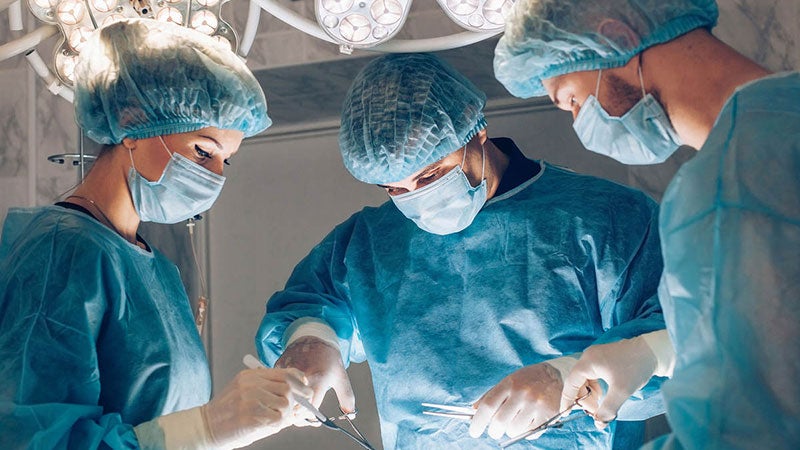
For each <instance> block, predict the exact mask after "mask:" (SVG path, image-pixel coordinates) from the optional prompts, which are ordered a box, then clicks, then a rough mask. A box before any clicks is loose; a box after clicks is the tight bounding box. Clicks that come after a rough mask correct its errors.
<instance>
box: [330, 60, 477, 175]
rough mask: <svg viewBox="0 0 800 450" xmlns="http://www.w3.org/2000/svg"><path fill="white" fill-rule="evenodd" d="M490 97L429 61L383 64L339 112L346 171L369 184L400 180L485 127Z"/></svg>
mask: <svg viewBox="0 0 800 450" xmlns="http://www.w3.org/2000/svg"><path fill="white" fill-rule="evenodd" d="M485 104H486V95H485V94H484V93H483V92H481V91H480V90H478V88H476V87H475V86H474V85H473V84H472V83H470V81H469V80H467V79H466V78H464V76H463V75H461V74H460V73H458V72H456V70H455V69H453V68H452V67H450V65H448V64H447V63H445V62H444V61H442V60H441V59H439V58H437V57H436V56H434V55H431V54H424V53H416V54H392V55H386V56H382V57H379V58H377V59H375V60H373V61H371V62H370V63H369V64H367V65H366V67H364V69H363V70H362V71H361V72H360V73H359V74H358V75H357V76H356V79H355V81H354V82H353V85H352V86H351V87H350V91H349V92H348V93H347V97H346V98H345V101H344V105H343V108H342V125H341V128H340V130H339V149H340V150H341V152H342V158H343V159H344V165H345V167H347V170H349V171H350V173H351V174H353V176H354V177H356V178H357V179H359V180H361V181H363V182H365V183H371V184H382V183H392V182H396V181H399V180H402V179H404V178H406V177H408V176H409V175H411V174H413V173H414V172H417V171H418V170H420V169H422V168H424V167H425V166H427V165H429V164H432V163H434V162H436V161H438V160H440V159H442V158H444V157H445V156H447V155H448V154H450V153H452V152H454V151H456V150H458V149H459V148H460V147H463V146H464V145H465V144H466V143H467V142H469V140H470V139H472V138H473V137H474V136H475V135H476V134H477V133H478V132H479V131H480V130H482V129H484V128H486V121H485V120H484V118H483V106H484V105H485Z"/></svg>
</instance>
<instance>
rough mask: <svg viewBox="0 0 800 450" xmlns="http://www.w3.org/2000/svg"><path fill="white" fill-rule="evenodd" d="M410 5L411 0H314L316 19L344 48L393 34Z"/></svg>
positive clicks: (368, 44)
mask: <svg viewBox="0 0 800 450" xmlns="http://www.w3.org/2000/svg"><path fill="white" fill-rule="evenodd" d="M410 8H411V0H314V9H315V11H316V15H317V22H318V23H319V24H320V25H321V26H322V29H323V30H325V32H326V33H327V34H328V36H330V37H332V38H333V39H334V40H335V41H336V42H338V43H340V44H342V45H344V46H346V47H345V52H347V47H349V48H350V49H352V48H353V47H355V48H368V47H373V46H375V45H377V44H380V43H382V42H385V41H388V40H389V39H391V38H392V37H394V35H395V34H397V32H398V31H400V28H401V27H402V26H403V24H404V23H405V21H406V17H407V16H408V10H409V9H410ZM351 51H352V50H351Z"/></svg>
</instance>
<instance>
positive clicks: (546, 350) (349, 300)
mask: <svg viewBox="0 0 800 450" xmlns="http://www.w3.org/2000/svg"><path fill="white" fill-rule="evenodd" d="M517 151H518V150H517ZM541 168H542V170H540V171H539V174H538V175H537V176H536V177H534V178H532V179H529V180H528V181H526V182H524V183H523V184H521V185H519V186H518V187H517V188H515V189H512V190H510V191H508V192H507V193H505V194H503V195H501V196H498V197H495V198H493V199H491V200H490V201H489V202H487V204H486V206H485V207H484V208H483V209H482V210H481V212H480V213H479V214H478V215H477V217H476V218H475V221H474V222H473V223H472V224H471V225H470V226H469V227H468V228H466V229H465V230H463V231H461V232H459V233H456V234H451V235H446V236H439V235H435V234H430V233H427V232H425V231H422V230H421V229H419V228H418V227H417V226H416V225H415V224H414V223H413V222H412V221H411V220H408V219H406V218H405V217H404V216H403V215H402V214H401V213H400V212H399V211H398V210H397V208H396V207H395V206H394V205H393V204H392V203H391V202H387V203H385V204H383V205H382V206H380V207H377V208H372V207H368V208H365V209H364V210H362V211H361V212H359V213H356V214H355V215H353V216H352V217H351V218H350V219H349V220H347V221H346V222H344V223H342V224H341V225H339V226H337V227H336V228H335V229H334V230H333V231H332V232H331V233H330V234H329V235H328V236H327V237H326V238H325V239H324V240H323V241H322V243H320V244H319V245H317V246H316V247H315V248H314V249H313V250H312V251H311V253H310V254H309V255H308V256H307V257H306V258H305V259H304V260H303V261H302V262H300V264H299V265H298V266H297V267H296V268H295V270H294V272H293V273H292V275H291V277H290V279H289V280H288V282H287V285H286V288H285V290H283V291H281V292H278V293H276V294H274V295H273V297H272V298H271V299H270V300H269V302H268V303H267V314H266V315H265V317H264V319H263V321H262V324H261V327H260V329H259V332H258V336H257V337H256V345H257V347H258V349H259V352H260V356H261V357H262V359H263V360H264V361H265V362H267V363H268V364H270V365H273V364H274V363H275V361H276V360H277V358H278V357H279V356H280V355H281V354H282V352H283V344H282V340H283V338H284V333H285V331H286V329H287V327H289V326H290V324H292V322H293V321H294V320H295V319H298V318H303V317H309V318H317V319H321V320H324V321H325V322H326V323H328V324H329V325H331V326H332V327H333V329H334V330H335V331H336V334H337V335H338V337H339V340H340V345H341V349H342V356H343V358H344V361H345V362H346V363H347V362H361V361H364V360H366V361H368V362H369V366H370V368H371V370H372V378H373V386H374V390H375V396H376V400H377V404H378V412H379V415H380V423H381V433H382V438H383V446H384V449H386V450H391V449H395V448H402V449H425V450H430V449H437V448H469V449H496V448H497V441H494V440H492V439H491V438H489V437H486V435H484V437H482V438H480V439H472V438H470V437H469V435H468V423H466V422H463V421H458V420H448V419H438V418H431V417H430V416H423V415H422V407H421V405H420V403H422V402H434V403H446V404H464V405H468V404H471V403H472V402H474V401H476V400H477V399H478V398H479V397H480V396H481V395H483V394H484V393H485V392H486V391H488V390H489V389H491V388H492V387H494V386H495V385H496V384H497V383H498V382H500V380H502V379H503V378H504V377H505V376H507V375H509V374H511V373H512V372H514V371H515V370H517V369H519V368H521V367H523V366H526V365H531V364H536V363H540V362H543V361H546V360H548V359H552V358H556V357H559V356H562V355H569V354H572V353H575V352H579V351H581V350H583V349H584V348H586V347H587V346H589V345H591V344H593V343H601V342H610V341H615V340H619V339H621V338H628V337H632V336H636V335H639V334H642V333H645V332H649V331H653V330H658V329H663V328H664V322H663V317H662V314H661V308H660V306H659V304H658V300H657V297H656V289H657V286H658V280H659V277H660V275H661V270H662V262H661V252H660V249H659V239H658V234H657V231H656V230H657V206H656V205H655V204H654V202H652V201H651V200H650V199H648V198H647V197H646V196H645V195H644V194H642V193H640V192H638V191H634V190H631V189H628V188H625V187H622V186H619V185H617V184H614V183H611V182H608V181H605V180H600V179H597V178H593V177H589V176H583V175H578V174H575V173H572V172H570V171H567V170H563V169H560V168H558V167H555V166H552V165H549V164H544V163H543V164H542V166H541ZM311 320H313V319H311ZM659 383H660V380H658V379H657V380H654V381H653V383H652V384H650V385H649V386H648V387H647V388H646V389H645V390H643V392H640V393H639V395H640V397H641V398H643V399H642V400H639V401H636V400H635V399H633V400H631V401H629V402H628V404H627V405H626V410H625V411H623V412H621V414H620V417H621V418H623V419H628V420H643V419H645V418H647V417H650V416H652V415H655V414H660V413H663V405H662V404H661V398H660V396H659V395H658V393H657V391H658V389H657V387H658V385H659ZM580 414H582V413H580ZM635 425H637V427H631V428H630V429H629V430H628V431H629V432H631V433H633V434H636V433H638V432H639V431H640V429H639V427H638V426H641V424H640V423H636V424H635ZM616 427H617V424H616V423H613V424H612V426H610V427H609V428H608V429H607V430H605V431H598V430H596V428H595V426H594V424H593V422H592V421H591V420H590V419H589V418H588V417H586V416H584V417H583V418H582V419H580V420H576V421H573V422H569V423H568V424H567V425H565V426H564V428H562V429H554V430H550V431H548V432H547V433H545V434H544V435H543V436H542V437H541V438H540V439H539V440H538V441H523V442H522V443H521V444H518V445H519V448H542V447H543V448H610V445H611V443H612V439H613V434H614V430H615V428H616ZM618 437H620V438H623V437H624V436H618ZM639 444H641V441H640V442H639Z"/></svg>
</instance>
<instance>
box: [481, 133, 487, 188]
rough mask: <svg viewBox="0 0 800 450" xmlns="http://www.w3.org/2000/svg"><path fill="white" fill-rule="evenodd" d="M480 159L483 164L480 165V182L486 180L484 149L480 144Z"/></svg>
mask: <svg viewBox="0 0 800 450" xmlns="http://www.w3.org/2000/svg"><path fill="white" fill-rule="evenodd" d="M481 159H482V160H483V164H482V165H481V181H483V180H485V179H486V147H484V146H483V143H482V142H481Z"/></svg>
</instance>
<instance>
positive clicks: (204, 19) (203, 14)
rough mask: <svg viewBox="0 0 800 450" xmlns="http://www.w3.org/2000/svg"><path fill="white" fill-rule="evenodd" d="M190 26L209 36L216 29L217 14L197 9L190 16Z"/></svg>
mask: <svg viewBox="0 0 800 450" xmlns="http://www.w3.org/2000/svg"><path fill="white" fill-rule="evenodd" d="M191 26H192V28H194V29H195V30H197V31H199V32H201V33H203V34H207V35H209V36H210V35H212V34H214V32H215V31H217V16H215V15H214V14H213V13H211V12H210V11H208V10H201V11H198V12H196V13H194V15H193V16H192V20H191Z"/></svg>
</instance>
